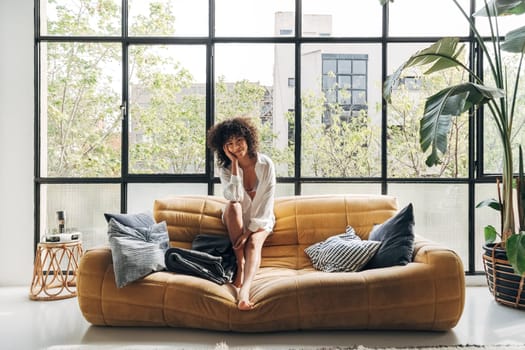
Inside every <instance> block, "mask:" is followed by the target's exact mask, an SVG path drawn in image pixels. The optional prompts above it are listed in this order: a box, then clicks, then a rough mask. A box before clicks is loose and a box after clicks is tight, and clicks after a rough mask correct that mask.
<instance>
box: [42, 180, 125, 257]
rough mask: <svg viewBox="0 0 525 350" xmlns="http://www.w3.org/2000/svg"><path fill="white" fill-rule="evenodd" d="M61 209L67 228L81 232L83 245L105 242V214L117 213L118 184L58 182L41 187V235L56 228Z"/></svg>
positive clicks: (85, 247) (118, 203)
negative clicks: (58, 213) (58, 212)
mask: <svg viewBox="0 0 525 350" xmlns="http://www.w3.org/2000/svg"><path fill="white" fill-rule="evenodd" d="M59 210H61V211H64V212H65V218H66V224H65V225H66V231H68V230H69V231H80V232H81V233H82V246H83V248H84V249H85V250H86V249H90V248H93V247H95V246H99V245H103V244H105V243H107V232H108V225H107V222H106V219H105V218H104V213H120V185H118V184H60V185H42V186H41V187H40V228H41V232H40V236H41V237H42V236H43V235H44V234H45V233H46V232H49V233H53V232H55V230H56V229H57V228H58V225H57V214H56V212H57V211H59Z"/></svg>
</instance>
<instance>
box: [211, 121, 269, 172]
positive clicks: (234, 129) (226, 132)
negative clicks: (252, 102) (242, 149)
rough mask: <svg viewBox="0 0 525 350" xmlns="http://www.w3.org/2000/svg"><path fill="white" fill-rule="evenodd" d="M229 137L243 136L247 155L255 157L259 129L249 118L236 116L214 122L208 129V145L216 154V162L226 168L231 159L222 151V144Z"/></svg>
mask: <svg viewBox="0 0 525 350" xmlns="http://www.w3.org/2000/svg"><path fill="white" fill-rule="evenodd" d="M231 137H244V139H245V140H246V144H247V145H248V155H249V156H250V158H255V157H256V156H257V152H258V151H259V131H258V130H257V127H256V126H255V124H254V123H253V121H252V120H251V119H250V118H246V117H237V118H232V119H227V120H224V121H222V122H220V123H217V124H215V125H214V126H212V127H211V128H210V129H209V130H208V136H207V140H208V147H209V148H210V149H211V150H212V151H214V152H215V153H216V154H217V163H218V165H219V166H221V167H225V168H228V167H229V166H230V163H231V160H230V158H228V157H227V156H226V153H224V149H223V147H224V145H225V144H226V142H228V141H229V140H230V138H231Z"/></svg>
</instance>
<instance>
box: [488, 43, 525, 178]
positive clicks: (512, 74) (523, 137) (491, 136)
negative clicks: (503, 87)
mask: <svg viewBox="0 0 525 350" xmlns="http://www.w3.org/2000/svg"><path fill="white" fill-rule="evenodd" d="M501 53H502V59H503V64H504V65H505V67H506V70H505V71H506V73H507V79H506V83H507V84H508V87H507V91H508V93H507V95H508V96H509V97H510V96H512V93H513V92H514V83H515V79H516V74H517V71H518V66H519V63H520V62H519V60H520V56H519V55H518V54H511V53H508V52H504V51H501ZM484 63H485V71H484V77H485V84H486V85H487V86H489V87H495V86H496V84H495V83H494V79H493V74H492V73H491V72H490V67H489V64H488V62H487V60H486V59H485V61H484ZM521 69H522V71H521V77H523V76H524V75H523V67H522V68H521ZM520 101H525V89H524V88H523V79H521V81H520V87H519V89H518V93H517V99H516V108H515V109H514V118H513V122H512V141H511V143H512V148H513V154H514V164H513V165H514V171H515V172H517V171H518V146H519V145H520V144H521V145H525V132H523V131H524V129H525V109H524V108H521V107H520V105H522V102H520ZM509 103H510V101H509ZM484 113H485V116H484V119H483V122H484V129H483V133H484V135H483V155H484V158H483V162H484V169H483V170H484V172H485V173H491V174H501V173H502V171H503V158H502V157H503V146H502V144H501V137H500V135H499V132H498V128H497V127H496V124H495V122H494V118H493V115H492V113H491V112H490V109H489V108H485V109H484Z"/></svg>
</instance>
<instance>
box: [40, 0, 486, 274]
mask: <svg viewBox="0 0 525 350" xmlns="http://www.w3.org/2000/svg"><path fill="white" fill-rule="evenodd" d="M471 2H472V4H471V5H472V6H471V8H474V2H475V1H474V0H472V1H471ZM209 4H210V6H209V11H210V16H209V36H208V37H195V38H191V37H179V38H176V37H169V36H168V37H155V36H151V37H129V36H128V35H127V32H128V20H127V5H128V1H127V0H122V23H121V26H122V35H120V36H115V35H113V36H96V35H94V36H69V35H67V36H66V35H63V36H61V35H56V36H53V35H49V34H46V35H41V34H40V33H41V31H40V21H41V16H40V13H39V14H38V15H37V16H35V40H36V44H37V45H36V46H35V73H36V76H37V77H39V76H40V73H41V70H42V67H41V62H40V57H41V52H40V50H41V47H42V44H44V43H53V42H72V43H82V42H85V43H98V42H102V43H103V42H107V43H109V42H111V43H120V44H121V45H122V73H123V74H122V76H123V78H122V80H123V81H122V105H121V111H122V141H121V150H122V156H121V176H119V177H99V178H92V177H75V178H72V177H60V178H58V177H45V176H41V172H40V165H41V162H42V159H41V158H42V155H41V151H42V150H41V148H40V144H39V140H40V138H41V135H42V133H44V132H46V130H42V129H41V128H42V125H41V123H40V115H41V113H42V108H41V96H42V95H41V91H40V86H41V85H40V83H39V82H36V83H35V92H36V94H35V95H36V97H35V110H36V111H37V115H36V116H35V131H36V135H35V140H36V142H35V155H36V156H35V181H34V183H35V203H36V212H35V223H36V224H35V233H34V237H35V242H34V244H35V248H36V245H37V242H38V241H39V237H40V232H41V229H40V224H41V223H40V214H41V213H40V210H41V208H40V199H41V188H42V186H44V185H48V184H119V185H120V187H121V191H120V201H121V204H120V206H121V208H120V209H121V211H122V212H126V211H127V187H128V184H147V183H201V184H207V186H208V187H207V188H208V194H213V193H214V186H215V185H216V184H218V183H219V181H218V179H217V178H216V176H215V174H214V171H213V169H214V167H213V158H212V155H211V153H210V152H209V150H206V169H205V174H171V175H168V174H151V175H140V174H130V173H129V171H128V164H129V155H128V142H129V141H128V136H129V135H128V125H129V120H128V114H127V113H128V109H127V107H128V106H127V103H128V100H129V96H128V94H129V91H128V85H129V84H128V82H129V81H128V80H129V78H128V69H129V67H128V64H129V62H128V48H129V47H130V45H135V44H137V45H141V44H188V45H195V44H201V45H205V46H206V48H207V54H206V56H207V61H206V68H207V83H206V129H207V128H208V127H209V126H210V125H212V124H213V123H214V107H213V100H214V97H215V94H214V91H213V85H214V77H213V73H212V72H213V66H214V61H213V48H214V45H215V44H217V43H230V42H238V43H242V42H250V43H289V44H293V45H295V47H296V49H295V72H296V73H300V71H301V58H300V52H301V50H300V47H301V45H302V44H304V43H381V44H382V45H383V47H386V45H387V44H388V43H390V42H406V43H410V42H420V41H424V40H425V38H420V37H418V38H411V37H406V38H389V37H388V33H387V30H383V33H384V34H383V36H382V37H371V38H352V37H348V38H333V37H330V36H328V35H323V34H322V33H320V35H319V37H301V35H300V34H299V35H295V36H294V35H293V34H292V33H290V31H286V32H285V33H281V34H282V35H290V36H289V37H288V36H287V37H272V38H268V37H261V38H256V37H255V38H235V37H231V38H229V37H222V38H217V37H215V35H214V32H213V28H214V25H213V24H214V8H215V1H214V0H209ZM35 5H36V8H37V9H40V0H36V1H35ZM387 16H388V11H387V10H384V11H383V27H385V23H388V18H387ZM295 19H296V20H295V29H294V31H293V33H301V32H302V28H301V0H296V13H295ZM462 40H464V41H467V40H468V38H462ZM470 45H471V47H474V44H473V43H470ZM382 52H383V57H382V59H383V62H386V59H387V57H386V49H383V50H382ZM471 52H474V50H471ZM478 54H479V51H478ZM471 61H474V60H473V59H471ZM344 62H345V61H344V60H342V61H341V63H342V64H343V65H344ZM351 62H352V69H355V67H354V66H353V64H354V63H356V64H359V63H362V62H366V58H364V57H363V58H357V57H354V58H353V59H352V60H351ZM385 69H386V64H385V63H383V68H382V70H383V73H382V75H383V76H386V72H385ZM478 69H479V67H478ZM343 71H344V67H343V68H342V69H341V73H340V74H339V76H341V77H349V78H351V79H354V78H357V79H359V78H361V77H362V75H360V74H345V73H343ZM338 72H339V71H338ZM366 74H367V73H366V67H365V73H364V75H363V76H364V77H366ZM290 79H293V85H294V88H295V108H294V109H292V111H294V112H295V122H294V123H293V125H292V127H291V128H289V130H291V134H290V136H292V138H294V139H295V142H294V144H295V147H296V149H295V175H294V176H290V177H282V178H278V182H279V183H282V184H293V185H294V188H295V194H296V195H300V194H301V184H313V185H315V183H317V182H320V181H321V182H323V183H348V184H359V183H369V184H378V185H380V187H381V192H382V193H384V194H387V193H388V184H389V183H392V184H396V183H399V184H403V183H405V184H418V183H421V184H424V183H434V184H440V183H441V184H447V183H457V184H468V186H469V200H470V199H472V198H473V197H474V187H475V186H474V185H475V184H477V183H480V184H481V183H493V182H494V177H493V176H485V175H484V174H483V173H482V171H480V168H479V167H478V168H476V169H477V173H476V174H475V173H474V172H473V171H469V178H467V179H441V178H436V179H429V178H414V179H399V178H388V177H387V176H386V172H385V171H384V169H385V168H386V167H387V164H386V156H387V155H383V157H382V162H381V168H382V169H383V170H382V175H381V176H379V177H373V178H344V179H341V178H323V179H319V178H307V177H301V174H300V156H299V155H300V151H301V150H300V145H301V142H300V140H301V136H300V135H301V116H300V112H301V105H300V97H299V96H300V93H301V91H300V74H297V75H296V77H295V78H290ZM289 82H290V80H289ZM364 82H365V83H364V84H365V85H364V87H363V88H361V86H360V87H359V88H356V89H355V91H363V92H364V94H365V97H364V99H365V101H366V93H367V84H366V79H364ZM351 83H352V86H353V85H354V81H353V80H352V81H351ZM414 83H415V84H416V85H417V83H418V81H417V80H414ZM289 84H290V83H289ZM350 90H351V91H353V90H352V89H350ZM339 98H340V97H339ZM339 101H340V100H339ZM382 103H383V108H382V110H383V120H386V118H385V115H386V108H385V107H386V106H385V102H384V101H383V102H382ZM352 105H353V104H352ZM355 105H359V104H355ZM478 128H479V126H478ZM472 130H474V129H473V128H471V131H472ZM474 141H475V140H474V138H473V137H471V138H470V147H469V148H470V149H471V152H472V154H471V158H473V157H474V154H473V152H474V151H473V150H474ZM381 143H382V144H383V145H384V144H386V133H385V132H382V137H381ZM469 163H470V164H471V165H470V168H471V169H474V166H473V164H474V160H473V159H471V161H470V162H469ZM476 175H477V176H476ZM473 209H474V203H473V200H470V203H469V232H468V241H469V257H468V267H467V269H466V272H467V273H470V274H472V273H477V272H479V271H476V269H475V257H474V253H475V249H474V248H475V242H474V241H475V239H474V236H475V234H474V233H473V227H474V218H473V215H472V213H473Z"/></svg>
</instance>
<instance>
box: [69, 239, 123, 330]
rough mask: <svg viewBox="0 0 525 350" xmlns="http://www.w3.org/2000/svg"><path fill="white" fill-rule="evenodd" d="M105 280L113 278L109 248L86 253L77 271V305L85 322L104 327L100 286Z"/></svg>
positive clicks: (95, 249) (91, 250) (100, 248)
mask: <svg viewBox="0 0 525 350" xmlns="http://www.w3.org/2000/svg"><path fill="white" fill-rule="evenodd" d="M105 278H115V275H114V272H113V259H112V257H111V249H110V248H109V247H99V248H94V249H90V250H88V251H86V252H85V253H84V255H83V256H82V258H81V259H80V263H79V267H78V271H77V294H78V304H79V307H80V309H81V310H82V313H83V314H84V317H85V318H86V320H87V321H89V322H91V323H93V324H96V325H105V324H106V322H105V320H104V319H103V317H102V315H103V314H104V313H103V312H102V302H101V300H102V286H103V283H104V279H105Z"/></svg>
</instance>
